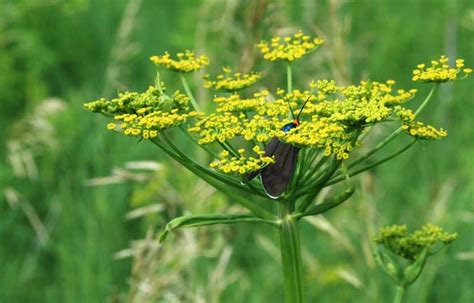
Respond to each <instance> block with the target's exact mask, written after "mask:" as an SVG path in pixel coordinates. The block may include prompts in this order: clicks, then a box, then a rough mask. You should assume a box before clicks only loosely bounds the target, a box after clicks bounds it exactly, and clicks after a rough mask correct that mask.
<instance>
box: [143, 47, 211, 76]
mask: <svg viewBox="0 0 474 303" xmlns="http://www.w3.org/2000/svg"><path fill="white" fill-rule="evenodd" d="M176 56H177V57H178V60H175V59H172V58H171V56H170V54H169V53H168V52H166V53H165V54H164V55H163V56H152V57H150V60H151V61H152V62H153V63H155V64H156V65H158V66H162V67H164V68H167V69H169V70H172V71H177V72H184V73H190V72H194V71H196V70H199V69H201V68H203V67H204V66H206V65H208V64H209V58H208V57H207V56H204V55H201V56H199V57H196V56H195V55H194V52H192V51H189V50H186V51H185V52H184V53H178V54H176Z"/></svg>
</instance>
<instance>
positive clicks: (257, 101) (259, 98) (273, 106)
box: [213, 90, 296, 117]
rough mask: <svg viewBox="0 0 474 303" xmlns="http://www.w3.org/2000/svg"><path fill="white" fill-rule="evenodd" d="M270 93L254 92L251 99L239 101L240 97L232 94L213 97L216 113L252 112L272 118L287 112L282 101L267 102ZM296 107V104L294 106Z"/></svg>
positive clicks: (285, 104)
mask: <svg viewBox="0 0 474 303" xmlns="http://www.w3.org/2000/svg"><path fill="white" fill-rule="evenodd" d="M269 96H270V93H269V92H268V91H266V90H263V91H260V92H256V93H254V94H253V98H248V99H241V97H240V95H238V94H233V95H231V96H229V97H221V96H219V97H215V98H214V100H213V101H214V102H215V103H216V104H217V112H243V113H248V112H254V113H256V114H258V115H262V116H263V115H265V116H268V117H274V116H278V115H284V114H287V113H288V112H289V109H288V105H287V103H285V102H284V101H283V100H276V101H274V102H269V101H268V98H269ZM295 105H296V104H295Z"/></svg>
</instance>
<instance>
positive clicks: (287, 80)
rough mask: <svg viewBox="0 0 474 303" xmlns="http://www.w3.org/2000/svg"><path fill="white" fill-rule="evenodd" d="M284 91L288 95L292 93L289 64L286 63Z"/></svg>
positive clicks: (291, 77)
mask: <svg viewBox="0 0 474 303" xmlns="http://www.w3.org/2000/svg"><path fill="white" fill-rule="evenodd" d="M286 90H287V91H288V93H291V92H292V91H293V76H292V73H291V63H290V62H288V63H286Z"/></svg>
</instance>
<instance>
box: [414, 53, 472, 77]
mask: <svg viewBox="0 0 474 303" xmlns="http://www.w3.org/2000/svg"><path fill="white" fill-rule="evenodd" d="M448 61H449V59H448V58H447V57H445V56H441V58H440V59H439V60H433V61H431V66H429V67H426V65H425V64H418V65H417V67H416V69H415V70H413V78H412V80H413V81H419V82H439V83H441V82H446V81H454V80H457V79H459V78H458V76H459V74H460V73H461V71H462V72H463V73H464V76H463V77H462V78H465V77H467V76H468V75H469V74H471V73H472V69H471V68H464V69H463V67H464V60H463V59H457V60H456V66H455V67H450V66H449V64H448Z"/></svg>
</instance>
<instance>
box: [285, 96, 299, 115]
mask: <svg viewBox="0 0 474 303" xmlns="http://www.w3.org/2000/svg"><path fill="white" fill-rule="evenodd" d="M286 103H288V107H289V108H290V112H291V116H292V117H293V120H296V119H297V118H296V117H295V112H294V111H293V108H291V105H290V101H289V100H286Z"/></svg>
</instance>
